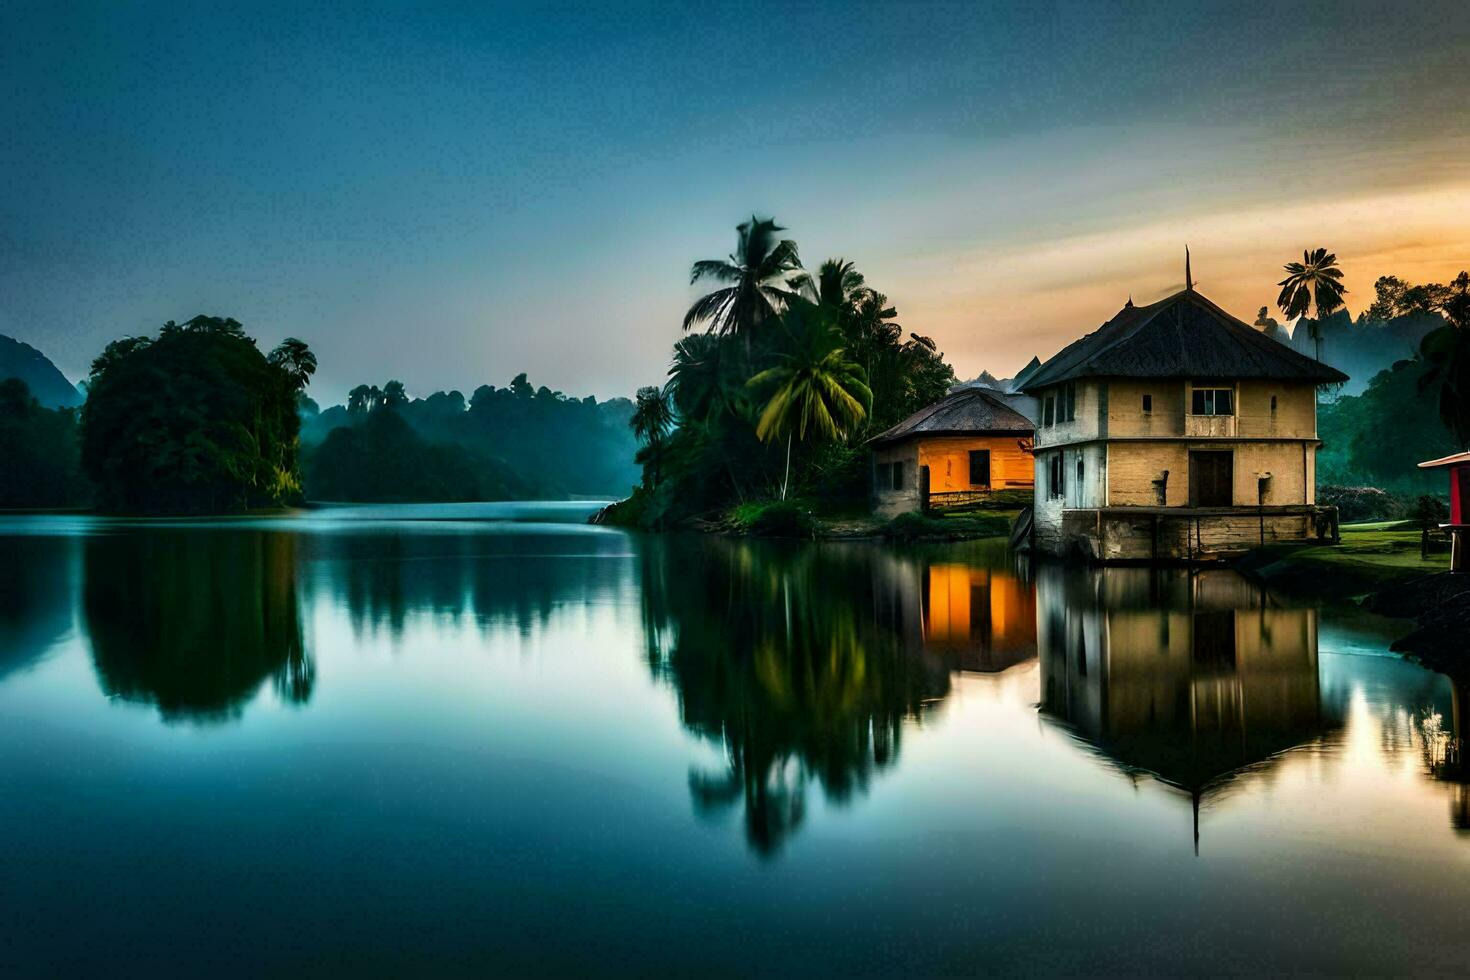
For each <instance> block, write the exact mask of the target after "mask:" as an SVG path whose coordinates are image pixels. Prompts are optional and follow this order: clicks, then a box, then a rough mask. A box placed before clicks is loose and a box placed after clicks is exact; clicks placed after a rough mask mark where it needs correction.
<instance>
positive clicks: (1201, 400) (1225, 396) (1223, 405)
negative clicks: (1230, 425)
mask: <svg viewBox="0 0 1470 980" xmlns="http://www.w3.org/2000/svg"><path fill="white" fill-rule="evenodd" d="M1190 412H1191V414H1194V415H1234V414H1235V392H1234V391H1233V390H1231V389H1230V388H1196V389H1194V402H1193V404H1192V406H1191V407H1190Z"/></svg>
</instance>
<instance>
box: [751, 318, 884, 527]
mask: <svg viewBox="0 0 1470 980" xmlns="http://www.w3.org/2000/svg"><path fill="white" fill-rule="evenodd" d="M834 315H835V310H833V309H832V308H831V307H825V306H812V305H810V304H807V303H804V302H801V301H796V302H795V303H794V304H793V305H792V307H791V309H789V310H788V311H787V314H786V317H785V319H784V323H783V325H784V327H785V329H786V330H787V331H788V333H789V335H790V336H789V337H788V345H787V348H786V349H785V350H782V351H779V352H777V353H776V355H775V358H776V364H775V365H773V366H772V367H768V368H766V369H765V370H764V371H762V372H760V373H759V374H757V375H756V376H755V377H753V378H751V379H750V380H749V381H748V382H746V386H747V387H749V388H754V389H756V390H757V391H760V390H762V389H764V388H769V389H770V394H769V398H768V399H766V401H765V406H766V407H765V408H764V409H762V410H761V414H760V418H758V419H757V420H756V423H755V436H756V438H757V439H759V440H761V441H762V442H774V441H779V440H781V439H783V438H784V439H785V441H786V464H785V469H784V471H783V473H782V476H781V499H782V500H785V499H786V491H787V487H788V485H789V483H790V481H791V444H792V442H794V441H796V440H800V441H802V442H806V440H807V439H808V437H810V438H814V439H821V440H827V441H836V440H840V439H844V438H846V436H847V435H848V433H850V432H855V431H857V429H858V428H859V427H860V426H861V425H862V424H863V422H864V420H865V419H867V417H868V412H869V410H871V409H872V407H873V393H872V391H870V390H869V389H868V385H867V375H866V372H864V371H863V369H862V368H861V367H859V366H858V365H857V364H855V363H853V362H852V361H850V360H848V357H847V352H846V351H845V350H844V349H843V348H842V346H841V344H842V338H841V337H840V336H839V335H838V333H837V331H836V330H835V329H834V328H833V325H832V323H831V320H832V318H833V316H834Z"/></svg>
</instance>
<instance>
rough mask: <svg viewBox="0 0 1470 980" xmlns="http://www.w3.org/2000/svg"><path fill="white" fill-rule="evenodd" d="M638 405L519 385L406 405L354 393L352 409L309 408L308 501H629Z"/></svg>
mask: <svg viewBox="0 0 1470 980" xmlns="http://www.w3.org/2000/svg"><path fill="white" fill-rule="evenodd" d="M632 415H633V403H632V402H631V401H630V400H628V399H626V398H613V399H610V400H608V401H603V402H599V401H598V400H597V399H595V398H592V397H591V396H589V397H587V398H581V399H578V398H570V397H568V396H566V395H564V394H562V393H561V392H559V391H552V390H551V389H550V388H547V387H546V386H544V385H543V386H541V387H540V388H536V387H533V386H532V385H531V383H530V381H528V380H527V379H526V376H525V375H524V374H519V375H516V377H515V378H514V379H512V380H511V382H510V385H509V386H507V387H505V388H496V387H494V386H493V385H481V386H480V387H479V388H476V389H475V392H474V394H473V395H472V396H471V397H470V399H469V401H468V402H466V401H465V397H464V395H463V394H461V393H460V392H458V391H448V392H445V391H437V392H435V393H434V394H432V395H430V396H428V397H427V398H414V399H410V398H409V397H408V396H407V393H406V392H405V391H404V388H403V385H402V383H400V382H397V381H389V382H387V383H386V384H384V385H383V386H382V387H381V388H379V387H378V386H376V385H359V386H358V387H356V388H354V389H353V390H352V391H351V392H350V393H349V395H348V399H347V404H346V405H336V406H333V407H331V408H328V409H325V410H322V411H317V410H316V406H315V405H313V404H312V403H310V402H309V401H306V400H303V405H302V422H303V427H302V433H301V437H302V456H303V470H304V473H305V483H306V494H307V497H308V498H309V499H312V500H321V501H348V500H351V501H374V502H377V501H409V500H411V501H468V500H511V499H522V500H524V499H538V498H539V499H551V498H563V497H569V496H606V497H622V496H625V495H627V493H628V492H629V490H630V489H631V488H632V486H633V485H634V484H635V483H637V482H638V479H639V467H638V466H637V465H636V464H635V463H634V462H633V456H634V453H635V452H636V451H637V444H636V442H635V441H634V438H633V433H632V431H631V430H630V429H629V426H628V421H629V419H630V418H631V417H632Z"/></svg>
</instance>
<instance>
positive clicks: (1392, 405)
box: [1318, 272, 1470, 493]
mask: <svg viewBox="0 0 1470 980" xmlns="http://www.w3.org/2000/svg"><path fill="white" fill-rule="evenodd" d="M1383 281H1384V280H1382V279H1380V280H1379V283H1380V284H1382V283H1383ZM1394 282H1396V283H1399V286H1402V287H1403V288H1404V289H1405V291H1408V292H1418V293H1419V294H1420V295H1423V294H1424V291H1423V288H1422V287H1415V286H1409V285H1407V284H1403V283H1401V282H1400V281H1399V280H1394ZM1429 293H1430V295H1432V296H1434V297H1435V298H1434V299H1433V301H1432V302H1433V305H1432V306H1431V307H1430V308H1429V309H1427V310H1425V309H1407V310H1400V309H1397V308H1396V307H1395V306H1394V305H1392V304H1391V302H1390V303H1385V304H1384V306H1383V311H1384V312H1387V313H1390V314H1392V315H1395V316H1404V315H1409V314H1412V313H1421V314H1422V313H1437V314H1439V315H1440V316H1442V317H1443V323H1442V325H1440V326H1439V327H1437V328H1436V329H1434V330H1431V331H1430V332H1429V333H1428V334H1426V335H1425V337H1424V339H1423V341H1422V342H1421V344H1420V347H1419V351H1418V353H1417V354H1415V356H1413V357H1411V358H1404V359H1402V360H1400V361H1398V362H1396V363H1395V364H1394V365H1393V366H1392V367H1390V368H1388V369H1386V370H1383V371H1380V372H1379V373H1378V374H1377V375H1375V376H1374V377H1373V379H1372V380H1371V381H1370V382H1369V383H1368V387H1367V390H1366V391H1364V392H1363V394H1361V395H1358V396H1348V397H1341V398H1337V399H1336V400H1334V401H1332V402H1329V403H1324V404H1323V405H1322V406H1320V408H1319V415H1318V433H1319V435H1320V436H1321V438H1322V441H1323V447H1322V451H1321V453H1320V454H1319V456H1318V482H1319V483H1320V484H1322V485H1324V486H1325V485H1329V484H1341V485H1345V486H1360V485H1364V484H1370V485H1376V486H1379V487H1384V488H1388V489H1392V490H1398V491H1402V492H1409V493H1423V492H1430V493H1443V492H1444V486H1443V482H1444V480H1443V475H1442V474H1437V473H1430V472H1425V471H1422V470H1419V469H1417V467H1416V464H1417V463H1419V462H1421V461H1423V460H1426V459H1434V458H1436V457H1439V456H1445V455H1448V454H1449V453H1452V452H1455V451H1456V450H1458V449H1461V448H1464V447H1465V446H1467V445H1470V400H1467V396H1470V274H1467V273H1464V272H1462V273H1460V275H1459V276H1457V277H1456V278H1455V279H1454V280H1453V281H1452V283H1451V284H1450V285H1449V286H1437V285H1433V284H1432V285H1431V287H1430V290H1429ZM1382 296H1383V293H1382V291H1380V298H1382ZM1415 302H1417V301H1415Z"/></svg>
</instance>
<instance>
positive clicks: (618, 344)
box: [0, 4, 1470, 404]
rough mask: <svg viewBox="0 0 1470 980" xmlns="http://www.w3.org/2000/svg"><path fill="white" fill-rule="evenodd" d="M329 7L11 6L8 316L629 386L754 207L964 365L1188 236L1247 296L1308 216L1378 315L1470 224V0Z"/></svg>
mask: <svg viewBox="0 0 1470 980" xmlns="http://www.w3.org/2000/svg"><path fill="white" fill-rule="evenodd" d="M327 9H328V8H317V9H310V8H302V9H297V8H293V7H282V8H278V9H275V10H273V11H271V10H269V8H246V9H236V10H234V11H229V10H225V11H221V12H216V13H213V14H204V13H203V12H202V11H197V10H196V11H194V12H191V11H190V10H189V9H186V8H178V9H173V8H170V7H169V6H167V5H156V6H150V7H147V8H143V9H141V10H134V11H132V12H130V13H129V14H128V15H127V16H122V15H121V14H120V13H119V12H117V11H111V12H110V11H109V10H108V9H107V8H106V7H97V8H93V9H91V10H90V11H87V10H84V9H83V8H78V7H71V8H60V7H51V6H39V7H36V8H24V7H22V8H11V9H10V10H9V11H8V12H7V13H4V14H0V25H3V27H4V30H3V31H0V35H3V36H4V37H6V38H8V39H9V41H8V42H0V43H7V44H8V45H9V47H8V49H7V55H8V56H7V57H6V58H4V59H3V60H0V82H3V83H4V84H5V85H6V87H7V88H9V89H11V90H12V91H16V92H23V93H25V94H26V95H27V98H25V99H23V100H11V101H10V102H9V104H8V108H6V109H0V113H3V114H4V116H3V121H4V123H5V129H6V131H7V133H8V139H7V140H6V142H5V144H4V149H3V150H0V186H5V187H7V188H9V189H10V191H11V193H10V194H9V195H8V197H9V203H8V205H7V207H6V208H5V210H4V211H3V212H0V230H3V234H0V269H3V271H0V334H5V335H8V336H12V337H15V338H16V339H18V340H22V341H25V342H28V343H30V344H32V345H33V346H35V347H37V348H38V349H40V350H41V351H43V352H44V353H45V354H47V355H48V356H49V357H51V359H52V360H53V361H54V362H55V363H57V365H58V366H59V367H61V368H62V370H63V371H64V372H65V373H66V374H67V376H68V377H70V378H71V379H72V380H73V381H79V380H82V379H83V378H84V377H85V375H86V373H87V370H88V368H89V366H90V364H91V360H92V358H94V357H95V356H96V355H97V354H98V353H99V352H100V351H101V349H102V347H104V346H105V345H106V343H108V342H109V341H111V340H113V339H116V338H117V337H120V336H124V335H129V334H138V333H147V332H151V331H153V330H156V329H157V328H158V326H159V325H160V324H162V323H163V322H164V321H165V320H170V319H173V320H183V319H187V318H189V317H192V316H194V315H196V314H200V313H204V314H209V315H221V316H233V317H234V318H236V319H238V320H240V321H241V322H243V323H244V324H245V325H246V326H247V328H249V329H251V330H252V331H253V332H256V333H257V334H258V335H259V336H260V337H261V338H262V340H263V341H264V342H266V343H274V342H275V341H276V340H279V339H280V338H282V337H285V336H299V337H303V338H305V339H306V340H308V341H309V342H310V343H311V344H312V346H313V348H314V349H315V350H317V351H318V352H319V353H320V354H321V355H322V371H321V374H320V375H319V376H318V379H317V382H316V387H315V388H314V395H315V396H316V397H317V398H318V400H320V401H322V403H323V404H327V403H329V402H339V401H341V400H342V399H343V398H344V397H345V395H346V392H347V390H348V389H349V388H351V387H352V386H354V385H356V384H359V383H362V382H365V381H370V382H376V383H381V382H382V381H383V380H385V378H386V377H388V376H389V373H391V376H393V377H398V378H400V379H401V380H403V381H404V382H405V384H406V385H407V387H408V389H409V390H410V392H411V393H413V394H415V395H427V394H429V393H431V392H433V391H436V390H441V389H452V388H457V389H460V390H462V391H464V392H465V394H466V395H468V394H469V392H470V391H471V390H472V389H473V388H474V387H476V386H478V385H480V384H484V383H492V384H496V385H504V384H506V383H507V382H508V381H509V380H510V378H511V377H512V376H513V375H515V374H517V373H520V372H522V371H524V372H527V373H528V374H529V376H530V377H531V379H532V381H533V383H536V384H547V385H549V386H551V387H552V388H555V389H558V390H563V391H566V392H568V393H569V394H575V395H578V396H581V395H586V394H594V395H596V396H598V397H599V398H607V397H612V396H629V395H631V394H632V391H633V390H634V389H635V388H636V387H638V386H639V385H643V384H650V383H654V382H657V381H659V379H660V378H661V377H662V375H663V371H664V369H665V368H666V366H667V365H666V364H663V363H660V362H661V361H662V359H663V352H665V351H667V349H668V345H669V344H670V343H671V342H672V340H674V339H676V338H677V336H678V332H679V325H678V324H679V319H680V317H681V315H682V311H683V309H684V308H685V307H686V306H687V305H688V303H689V302H690V300H691V299H692V298H693V296H694V295H695V291H694V289H693V288H692V287H690V286H689V284H688V278H687V266H688V262H689V258H690V257H691V256H701V255H710V256H715V255H723V254H725V253H726V252H727V251H728V250H729V241H730V236H731V234H732V233H733V228H734V226H735V225H736V224H737V223H739V222H740V221H743V220H745V219H746V218H748V217H749V216H750V215H751V214H752V213H755V214H758V215H761V216H763V217H765V216H770V217H774V218H775V219H776V220H777V221H778V222H780V223H781V224H782V225H783V226H785V227H786V228H787V229H789V232H788V233H789V235H790V236H791V237H793V238H795V240H796V241H797V242H798V243H799V245H800V246H801V254H802V259H803V261H804V263H805V264H806V265H807V267H808V268H812V269H814V268H815V267H816V266H817V265H819V264H820V263H821V262H822V261H823V260H825V259H827V258H830V257H842V258H845V259H849V260H852V261H855V262H856V263H857V264H858V266H859V268H861V269H863V270H864V271H865V272H866V273H867V275H868V277H869V279H870V280H871V281H872V282H873V283H874V284H875V285H877V286H878V288H880V289H882V290H883V291H884V292H885V293H886V294H887V295H888V297H889V299H890V300H891V301H892V302H893V303H894V305H895V306H896V307H897V309H898V312H899V322H900V323H902V324H903V325H904V327H905V328H906V329H908V330H912V331H914V332H917V333H920V334H923V335H926V336H930V337H933V338H934V339H935V341H936V342H937V343H938V345H939V348H940V349H941V350H942V351H944V352H945V354H946V356H947V357H948V359H949V360H950V362H951V363H953V364H954V365H955V369H956V373H957V374H958V375H959V376H960V377H974V376H975V375H977V374H979V373H980V372H981V371H982V370H989V371H990V372H992V373H993V374H995V375H997V376H1008V375H1010V374H1013V373H1014V372H1015V371H1016V370H1018V369H1019V368H1020V367H1021V366H1022V365H1024V364H1025V363H1026V362H1027V361H1028V360H1029V359H1030V358H1031V357H1033V356H1038V357H1040V358H1042V359H1045V358H1046V357H1048V356H1049V355H1050V354H1052V353H1055V351H1056V350H1057V349H1059V348H1060V347H1062V346H1064V345H1065V343H1067V342H1068V341H1069V339H1070V338H1072V337H1075V336H1077V335H1079V334H1081V333H1084V332H1087V331H1089V330H1092V329H1095V328H1096V327H1097V326H1098V325H1100V324H1101V323H1102V322H1104V321H1105V320H1106V319H1107V318H1108V317H1110V316H1111V315H1112V314H1113V313H1115V312H1116V311H1117V309H1118V308H1119V307H1120V306H1121V305H1122V304H1123V302H1124V301H1125V300H1126V299H1127V297H1128V296H1129V295H1132V296H1133V298H1134V300H1135V302H1140V303H1141V302H1147V301H1149V300H1151V299H1157V298H1160V297H1162V296H1164V295H1167V294H1168V293H1169V292H1171V291H1172V290H1174V289H1177V288H1179V287H1180V286H1182V284H1183V252H1184V247H1185V245H1186V244H1187V245H1188V246H1189V248H1190V250H1191V253H1192V254H1193V256H1194V268H1195V275H1196V279H1197V280H1198V282H1199V283H1200V284H1201V288H1203V289H1204V290H1206V291H1207V292H1208V293H1209V294H1210V295H1211V296H1212V298H1214V299H1215V300H1216V301H1217V302H1219V303H1221V304H1222V305H1223V306H1225V307H1226V308H1227V309H1229V310H1230V311H1231V312H1232V313H1233V314H1235V315H1236V316H1239V317H1241V318H1243V319H1245V320H1247V321H1249V320H1250V319H1252V318H1253V317H1254V315H1255V312H1256V310H1257V309H1258V308H1259V307H1261V306H1272V305H1273V300H1274V295H1275V289H1276V287H1275V283H1276V282H1277V281H1278V280H1279V279H1280V277H1281V273H1280V269H1281V266H1282V265H1283V264H1284V263H1285V262H1288V261H1291V260H1293V259H1294V258H1295V257H1299V256H1300V254H1301V252H1302V251H1303V250H1304V249H1309V248H1315V247H1318V246H1320V245H1327V246H1329V247H1331V248H1332V249H1333V250H1334V251H1335V252H1336V253H1337V255H1338V259H1339V261H1340V263H1341V265H1342V267H1343V269H1344V272H1345V276H1346V279H1345V281H1346V284H1347V287H1348V296H1347V303H1348V307H1349V309H1351V310H1353V311H1354V312H1357V311H1359V310H1361V309H1362V308H1363V307H1365V306H1366V305H1367V304H1368V303H1369V302H1371V300H1372V293H1373V283H1374V281H1375V280H1376V279H1377V278H1378V277H1379V276H1382V275H1396V276H1399V277H1401V278H1404V279H1406V280H1410V281H1448V280H1449V279H1450V278H1452V277H1453V276H1454V275H1455V273H1457V272H1458V271H1459V270H1460V268H1462V267H1463V264H1464V263H1463V261H1462V260H1460V259H1458V258H1457V256H1463V255H1464V254H1466V252H1467V251H1470V232H1467V231H1466V227H1465V224H1464V222H1463V221H1461V220H1458V219H1457V216H1458V215H1463V214H1465V213H1467V212H1470V163H1467V161H1470V154H1467V150H1470V123H1467V122H1466V121H1465V116H1464V115H1463V113H1455V112H1454V111H1452V110H1453V108H1454V107H1455V106H1457V105H1462V104H1463V101H1464V99H1465V97H1466V96H1467V94H1470V69H1467V67H1466V62H1465V60H1464V59H1462V58H1460V57H1459V56H1458V54H1459V52H1461V51H1462V50H1463V44H1464V43H1465V42H1466V40H1467V29H1466V27H1465V25H1464V22H1463V18H1459V17H1455V16H1453V15H1452V13H1451V11H1452V10H1453V5H1448V4H1447V5H1444V6H1443V7H1442V8H1438V9H1436V8H1435V7H1434V6H1432V5H1421V6H1416V7H1415V8H1414V10H1413V11H1412V12H1411V13H1408V12H1395V13H1394V14H1392V15H1389V14H1388V13H1386V12H1385V11H1384V10H1383V9H1380V8H1378V7H1376V6H1374V5H1355V4H1346V5H1340V6H1338V7H1335V8H1332V10H1333V12H1332V13H1330V14H1329V13H1327V12H1326V11H1325V10H1320V9H1319V10H1306V11H1302V12H1300V14H1299V15H1298V16H1299V18H1300V22H1299V23H1295V24H1294V25H1293V30H1294V31H1299V32H1300V34H1301V35H1303V36H1310V38H1311V40H1310V42H1309V43H1304V42H1299V41H1297V40H1294V39H1293V37H1292V35H1289V34H1288V35H1283V36H1281V37H1279V38H1277V39H1275V40H1273V39H1271V33H1272V31H1273V29H1274V28H1273V27H1272V25H1273V24H1274V20H1275V15H1274V14H1273V13H1272V10H1273V9H1274V8H1272V7H1271V6H1270V5H1260V6H1257V7H1255V8H1240V7H1238V6H1237V5H1230V6H1229V7H1228V8H1226V7H1218V8H1211V7H1204V8H1195V9H1193V10H1191V11H1190V12H1188V13H1187V14H1186V13H1184V12H1182V11H1174V10H1173V9H1172V7H1170V6H1168V5H1157V6H1153V7H1147V6H1145V7H1139V8H1131V11H1130V12H1129V13H1123V12H1117V11H1112V10H1105V9H1103V8H1096V7H1093V6H1091V5H1087V4H1075V5H1073V4H1060V5H1056V6H1055V7H1052V8H1049V9H1047V10H1044V11H1043V10H1034V11H1026V12H1023V11H1020V10H1010V9H1001V8H995V9H992V10H990V11H989V12H986V11H982V10H973V9H971V8H969V7H968V6H964V5H959V6H956V5H942V4H941V5H935V6H931V7H929V8H927V9H928V11H929V13H930V14H931V15H932V16H933V17H939V18H942V19H943V20H944V21H945V23H946V24H947V25H948V26H947V30H946V31H945V32H943V34H942V35H940V34H936V33H933V32H927V31H925V30H924V29H923V27H922V23H923V22H924V21H925V20H927V19H928V18H925V17H922V16H912V15H910V14H909V13H905V14H903V15H900V14H898V13H897V8H889V7H883V6H879V5H869V6H859V7H824V6H821V5H816V6H809V7H807V8H803V10H802V12H800V13H798V14H794V15H792V18H789V19H788V21H787V27H786V29H783V30H782V31H780V32H777V33H775V34H773V35H770V36H763V37H762V38H761V40H760V42H759V44H760V46H759V47H758V48H757V47H756V46H755V45H756V44H757V41H756V37H755V35H754V34H753V33H752V29H751V28H750V27H749V26H748V25H738V24H734V23H731V22H730V18H729V16H727V15H728V14H730V13H732V12H731V11H727V10H724V9H722V8H712V9H710V10H706V11H704V12H701V13H699V14H694V13H692V12H673V11H664V12H662V13H661V15H660V16H658V17H656V18H655V17H652V16H641V17H640V16H637V15H636V14H633V15H626V16H625V15H622V14H619V13H616V10H617V9H618V8H606V9H603V10H600V11H599V10H598V9H596V8H583V9H581V10H580V11H579V12H577V13H575V14H574V13H570V12H561V13H559V14H556V15H550V14H547V15H538V14H536V13H534V12H532V11H529V10H522V11H516V10H513V9H507V8H502V9H499V10H497V11H493V12H492V11H483V12H480V13H469V12H463V11H460V12H452V11H450V10H448V9H442V8H441V9H438V10H429V9H425V10H420V11H419V12H417V13H413V14H410V13H408V12H406V11H402V10H400V11H393V10H391V9H386V8H385V9H380V10H378V11H377V13H376V14H375V15H373V16H369V17H364V18H361V19H354V20H352V21H338V20H335V19H333V18H331V17H330V16H329V15H328V13H327ZM906 9H907V10H912V8H906ZM247 10H250V11H253V12H247ZM1227 11H1228V12H1227ZM644 13H645V14H651V13H652V11H651V10H647V11H644ZM833 23H841V24H842V31H841V32H840V40H839V41H837V42H835V43H832V44H827V43H825V41H824V34H823V31H822V28H823V27H824V26H827V25H830V24H833ZM1186 25H1187V27H1186ZM1167 37H1174V38H1175V39H1176V40H1178V42H1179V43H1178V44H1175V45H1165V44H1164V43H1163V41H1164V39H1165V38H1167ZM582 39H587V40H588V41H589V42H590V43H589V44H587V45H584V44H583V41H582ZM756 51H759V54H756V53H755V52H756ZM747 58H748V59H749V64H747V63H746V61H747ZM165 66H166V68H165ZM742 71H750V72H752V73H753V77H754V78H755V79H756V80H757V84H756V85H755V86H754V88H753V89H752V88H747V87H746V86H741V85H734V84H731V80H732V79H734V78H736V77H738V76H739V74H740V73H741V72H742ZM766 79H769V84H766V82H765V80H766ZM405 335H411V336H413V337H414V340H415V342H414V343H413V344H412V345H407V346H405V347H404V348H402V349H397V350H395V358H394V361H395V363H394V366H393V369H392V371H391V372H389V373H385V372H386V371H388V367H387V365H385V364H383V363H382V358H381V356H380V355H379V353H378V352H380V351H381V350H383V349H385V348H388V347H393V346H394V345H395V344H396V340H397V338H399V337H402V336H405ZM569 349H575V350H577V351H579V352H582V353H584V354H585V355H587V356H585V357H579V358H576V359H568V358H567V357H566V356H565V352H566V351H567V350H569Z"/></svg>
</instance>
